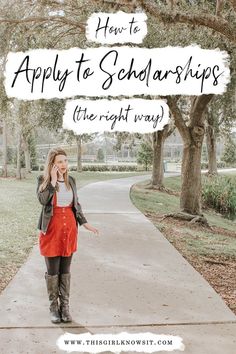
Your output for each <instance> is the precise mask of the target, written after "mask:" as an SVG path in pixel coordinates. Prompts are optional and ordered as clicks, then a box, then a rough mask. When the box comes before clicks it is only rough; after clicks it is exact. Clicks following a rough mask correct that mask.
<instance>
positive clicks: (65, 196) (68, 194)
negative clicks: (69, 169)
mask: <svg viewBox="0 0 236 354" xmlns="http://www.w3.org/2000/svg"><path fill="white" fill-rule="evenodd" d="M58 182H59V191H58V192H57V206H61V207H65V206H68V205H70V204H71V202H72V200H73V192H72V189H71V188H70V190H68V189H67V187H66V185H65V182H62V181H58Z"/></svg>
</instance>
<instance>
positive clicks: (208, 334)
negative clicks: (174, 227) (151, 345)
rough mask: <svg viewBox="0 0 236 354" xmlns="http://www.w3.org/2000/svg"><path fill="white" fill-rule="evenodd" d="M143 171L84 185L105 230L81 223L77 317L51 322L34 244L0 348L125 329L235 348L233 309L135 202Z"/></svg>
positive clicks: (12, 290)
mask: <svg viewBox="0 0 236 354" xmlns="http://www.w3.org/2000/svg"><path fill="white" fill-rule="evenodd" d="M146 178H147V176H140V177H132V178H125V179H117V180H110V181H106V182H98V183H93V184H90V185H87V186H85V187H84V188H82V189H81V190H80V191H79V199H80V202H81V204H82V207H83V211H84V213H85V214H86V216H87V219H88V220H89V222H90V223H91V224H92V225H94V226H96V227H98V228H99V230H100V236H94V235H93V234H91V233H89V232H87V231H86V230H85V229H84V228H82V227H81V228H80V234H79V243H78V245H79V247H78V251H77V253H76V254H75V255H74V259H73V264H72V269H71V272H72V285H71V301H70V304H71V314H72V317H73V319H74V321H73V323H72V324H59V325H53V324H52V323H51V322H50V319H49V315H48V300H47V295H46V286H45V283H44V282H45V281H44V272H45V264H44V259H43V257H41V256H40V254H39V251H38V246H35V247H34V248H33V250H32V252H31V254H30V256H29V258H28V260H27V262H26V263H25V264H24V265H23V266H22V267H21V269H20V270H19V272H18V273H17V274H16V276H15V277H14V279H13V280H12V281H11V282H10V284H9V285H8V286H7V288H6V289H5V290H4V291H3V293H2V294H1V295H0V306H1V316H0V353H3V354H5V353H6V354H10V353H12V354H20V353H22V354H26V353H30V354H31V353H34V354H43V353H44V354H52V353H65V351H61V350H59V349H58V348H57V345H56V340H57V339H58V337H59V336H60V335H61V334H63V333H65V332H70V333H77V334H80V333H85V332H90V333H91V334H95V333H112V334H115V333H120V332H124V331H127V332H129V333H139V332H151V333H156V334H170V335H178V336H180V337H182V338H183V343H184V345H185V351H184V353H186V354H222V353H224V354H235V353H236V316H235V315H234V314H233V312H232V311H230V310H229V308H228V307H227V306H226V305H225V303H224V301H223V300H222V299H221V297H220V296H219V295H218V294H217V293H216V292H215V291H214V290H213V289H212V288H211V287H210V285H209V284H208V283H207V282H206V281H205V280H204V279H203V278H202V276H201V275H200V274H199V273H198V272H197V271H196V270H195V269H194V268H193V267H192V266H191V265H190V264H189V263H188V262H187V261H186V260H185V259H184V258H183V257H182V256H181V255H180V254H179V253H178V252H177V251H176V249H175V248H174V247H173V246H172V245H171V244H170V243H169V242H168V241H167V240H166V239H165V237H164V236H163V235H162V234H161V233H160V232H159V231H158V230H157V229H156V228H155V227H154V226H153V225H152V224H151V223H150V222H149V220H148V219H146V218H145V216H144V215H143V214H141V213H140V212H139V211H138V210H137V209H136V208H135V207H134V206H133V204H132V203H131V201H130V198H129V190H130V187H131V185H132V184H134V183H136V182H137V181H141V180H144V179H146ZM174 352H175V353H177V352H179V351H174ZM129 353H131V352H129ZM161 353H164V351H162V352H161Z"/></svg>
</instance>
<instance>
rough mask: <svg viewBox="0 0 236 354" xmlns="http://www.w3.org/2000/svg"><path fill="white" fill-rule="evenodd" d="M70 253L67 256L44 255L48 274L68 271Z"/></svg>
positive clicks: (70, 258)
mask: <svg viewBox="0 0 236 354" xmlns="http://www.w3.org/2000/svg"><path fill="white" fill-rule="evenodd" d="M72 255H73V254H72ZM72 255H71V256H69V257H61V256H57V257H44V258H45V262H46V266H47V272H48V275H56V274H59V273H60V274H64V273H70V264H71V260H72Z"/></svg>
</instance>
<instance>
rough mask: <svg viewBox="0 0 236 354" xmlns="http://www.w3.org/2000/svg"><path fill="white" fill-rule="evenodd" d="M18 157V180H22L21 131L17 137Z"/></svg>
mask: <svg viewBox="0 0 236 354" xmlns="http://www.w3.org/2000/svg"><path fill="white" fill-rule="evenodd" d="M16 148H17V155H16V156H17V157H16V178H17V179H21V161H20V154H21V131H20V130H19V132H18V137H17V147H16Z"/></svg>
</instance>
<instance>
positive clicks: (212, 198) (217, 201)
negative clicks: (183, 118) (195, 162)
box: [202, 176, 236, 217]
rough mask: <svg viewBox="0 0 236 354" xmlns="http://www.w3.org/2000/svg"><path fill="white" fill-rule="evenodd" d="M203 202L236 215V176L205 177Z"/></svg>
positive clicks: (225, 213) (224, 212)
mask: <svg viewBox="0 0 236 354" xmlns="http://www.w3.org/2000/svg"><path fill="white" fill-rule="evenodd" d="M202 197H203V203H204V204H205V205H206V206H209V207H211V208H214V209H215V210H216V211H218V212H220V213H221V214H223V215H227V216H232V217H235V216H236V176H217V177H205V176H204V177H203V189H202Z"/></svg>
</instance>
